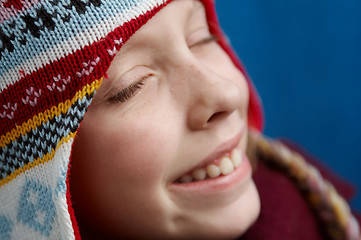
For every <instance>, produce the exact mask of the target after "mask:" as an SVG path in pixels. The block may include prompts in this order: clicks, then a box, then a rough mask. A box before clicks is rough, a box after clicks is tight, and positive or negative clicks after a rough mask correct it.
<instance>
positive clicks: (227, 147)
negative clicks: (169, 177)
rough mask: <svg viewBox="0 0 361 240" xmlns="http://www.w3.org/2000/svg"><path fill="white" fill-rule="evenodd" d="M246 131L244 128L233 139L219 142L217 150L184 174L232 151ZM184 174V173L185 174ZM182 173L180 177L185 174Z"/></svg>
mask: <svg viewBox="0 0 361 240" xmlns="http://www.w3.org/2000/svg"><path fill="white" fill-rule="evenodd" d="M244 131H245V129H244V128H242V129H241V130H240V131H239V132H238V133H237V134H236V135H235V136H234V137H232V138H231V139H229V140H227V141H225V142H223V143H221V144H219V145H218V146H217V147H216V148H215V150H214V151H213V152H212V153H210V154H209V155H208V156H207V157H206V158H204V159H203V160H202V161H201V162H200V163H198V164H197V165H195V166H193V167H192V168H189V170H188V171H187V172H185V173H184V174H187V173H189V172H191V171H193V170H195V169H198V168H201V167H204V166H207V165H208V164H210V163H211V162H213V161H214V160H216V159H217V158H219V157H221V156H223V155H225V154H226V153H228V152H230V151H232V150H233V149H234V148H236V147H237V146H238V145H239V143H240V141H241V139H242V137H243V135H244ZM184 174H183V175H184ZM183 175H180V176H179V177H181V176H183Z"/></svg>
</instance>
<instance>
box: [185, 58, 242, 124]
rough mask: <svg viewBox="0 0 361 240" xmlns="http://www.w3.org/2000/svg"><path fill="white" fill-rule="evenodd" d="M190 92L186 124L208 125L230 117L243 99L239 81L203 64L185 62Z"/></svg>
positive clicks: (186, 94) (188, 94) (187, 94)
mask: <svg viewBox="0 0 361 240" xmlns="http://www.w3.org/2000/svg"><path fill="white" fill-rule="evenodd" d="M185 67H186V68H187V69H185V72H186V73H187V74H186V75H187V77H186V80H185V81H186V83H187V90H188V93H185V94H184V96H188V98H189V99H188V109H187V125H188V126H189V128H191V129H205V128H208V127H209V126H211V125H212V124H214V123H216V122H219V121H221V120H222V119H225V118H227V117H228V116H229V115H230V114H232V113H233V112H234V111H236V110H237V109H238V108H239V107H240V105H241V103H242V92H241V89H240V85H239V84H237V82H236V81H235V79H228V78H226V77H222V76H221V75H220V74H219V71H218V72H216V71H214V70H212V69H210V68H208V67H206V66H204V65H202V64H197V63H194V64H192V63H189V64H187V66H185Z"/></svg>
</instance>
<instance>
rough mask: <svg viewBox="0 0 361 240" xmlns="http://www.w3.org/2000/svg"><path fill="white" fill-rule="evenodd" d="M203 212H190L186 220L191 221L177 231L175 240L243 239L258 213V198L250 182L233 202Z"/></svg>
mask: <svg viewBox="0 0 361 240" xmlns="http://www.w3.org/2000/svg"><path fill="white" fill-rule="evenodd" d="M202 211H203V212H196V211H195V212H193V213H191V216H189V217H193V220H192V221H188V223H187V224H185V225H183V226H182V227H181V228H180V231H179V233H180V234H179V235H178V236H179V237H176V238H175V239H209V240H213V239H214V240H215V239H222V240H225V239H236V238H238V237H240V236H242V235H243V234H244V233H245V232H246V231H247V230H248V228H249V227H250V226H252V224H253V223H254V222H255V221H256V220H257V218H258V216H259V213H260V200H259V195H258V191H257V189H256V186H255V184H254V182H253V180H252V179H249V181H248V184H245V186H244V189H243V193H242V195H241V196H240V197H239V198H238V199H236V200H235V201H233V202H232V203H230V204H228V205H227V206H223V207H220V208H218V209H211V210H209V211H204V210H202ZM183 220H185V219H183ZM184 222H186V221H183V223H184ZM181 225H182V224H181Z"/></svg>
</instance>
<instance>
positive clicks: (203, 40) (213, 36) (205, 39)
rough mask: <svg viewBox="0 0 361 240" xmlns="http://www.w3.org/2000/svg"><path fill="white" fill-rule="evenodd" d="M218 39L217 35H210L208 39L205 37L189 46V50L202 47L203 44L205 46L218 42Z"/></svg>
mask: <svg viewBox="0 0 361 240" xmlns="http://www.w3.org/2000/svg"><path fill="white" fill-rule="evenodd" d="M218 40H219V37H218V36H217V35H214V34H211V35H210V36H209V37H206V38H204V39H202V40H200V41H199V42H196V43H194V44H192V45H190V46H189V48H192V47H195V46H198V45H203V44H207V43H211V42H218Z"/></svg>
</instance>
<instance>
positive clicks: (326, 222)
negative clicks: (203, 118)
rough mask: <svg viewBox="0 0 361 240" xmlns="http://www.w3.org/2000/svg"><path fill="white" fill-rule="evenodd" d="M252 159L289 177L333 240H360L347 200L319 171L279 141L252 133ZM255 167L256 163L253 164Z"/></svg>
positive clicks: (357, 225) (250, 154) (357, 227)
mask: <svg viewBox="0 0 361 240" xmlns="http://www.w3.org/2000/svg"><path fill="white" fill-rule="evenodd" d="M248 145H249V149H248V150H247V151H248V154H249V157H250V159H258V160H260V161H264V162H266V163H268V164H272V165H274V166H276V167H278V168H279V169H280V170H281V171H283V172H285V173H286V174H287V176H289V177H290V178H291V179H292V180H293V182H294V183H295V185H296V186H297V187H298V189H299V190H300V191H301V193H302V194H303V195H304V196H305V198H306V200H307V201H308V203H309V204H310V206H311V208H312V209H313V210H314V212H315V214H316V216H317V218H318V220H319V221H320V223H321V225H322V226H323V227H324V230H325V233H326V234H327V236H328V237H329V238H328V239H332V240H341V239H342V240H360V239H361V235H360V229H359V224H358V222H357V220H356V218H355V217H354V216H353V215H352V213H351V211H350V207H349V205H348V204H347V202H346V200H345V199H344V198H343V197H342V196H341V195H340V194H339V193H338V192H337V190H336V189H335V188H334V186H333V185H332V184H331V183H330V182H328V181H327V180H326V179H324V178H323V177H322V176H321V174H320V172H319V171H318V170H317V168H316V167H314V166H312V165H311V164H309V163H307V162H306V161H305V159H304V158H303V157H302V156H301V155H300V154H298V153H297V152H294V151H292V150H290V149H289V148H288V147H287V146H285V145H284V144H282V143H281V142H279V141H275V140H270V139H267V138H265V137H264V136H262V135H261V134H259V133H256V132H253V131H250V133H249V144H248ZM254 164H255V162H254Z"/></svg>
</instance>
